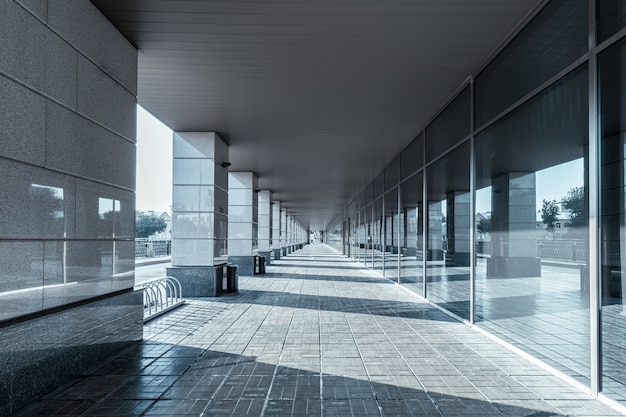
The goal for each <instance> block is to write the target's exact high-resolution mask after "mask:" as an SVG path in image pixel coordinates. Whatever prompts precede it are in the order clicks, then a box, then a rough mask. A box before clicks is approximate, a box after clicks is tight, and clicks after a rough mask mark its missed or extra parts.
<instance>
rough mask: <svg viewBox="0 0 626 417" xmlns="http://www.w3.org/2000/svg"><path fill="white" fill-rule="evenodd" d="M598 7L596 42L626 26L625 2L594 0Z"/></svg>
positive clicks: (605, 38) (602, 40)
mask: <svg viewBox="0 0 626 417" xmlns="http://www.w3.org/2000/svg"><path fill="white" fill-rule="evenodd" d="M596 1H597V7H598V15H597V18H598V43H601V42H604V41H605V40H607V39H608V38H609V37H610V36H611V35H614V34H615V33H617V32H619V31H620V30H621V29H623V28H625V27H626V2H624V1H616V0H596Z"/></svg>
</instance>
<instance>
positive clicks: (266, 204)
mask: <svg viewBox="0 0 626 417" xmlns="http://www.w3.org/2000/svg"><path fill="white" fill-rule="evenodd" d="M258 196H259V255H260V256H264V257H265V263H266V264H268V265H269V264H270V263H271V261H270V259H271V256H270V255H271V252H270V229H271V221H272V192H271V191H270V190H261V191H259V194H258Z"/></svg>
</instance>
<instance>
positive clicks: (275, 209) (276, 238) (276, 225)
mask: <svg viewBox="0 0 626 417" xmlns="http://www.w3.org/2000/svg"><path fill="white" fill-rule="evenodd" d="M280 220H281V219H280V201H274V205H273V206H272V250H273V252H274V260H275V261H276V260H278V259H280V247H281V246H280Z"/></svg>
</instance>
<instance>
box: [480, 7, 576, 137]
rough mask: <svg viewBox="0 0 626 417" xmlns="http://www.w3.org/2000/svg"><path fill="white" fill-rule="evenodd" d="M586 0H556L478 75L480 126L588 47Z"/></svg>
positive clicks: (547, 78) (554, 73) (565, 65)
mask: <svg viewBox="0 0 626 417" xmlns="http://www.w3.org/2000/svg"><path fill="white" fill-rule="evenodd" d="M587 16H588V6H587V0H553V1H551V2H549V3H548V5H547V6H546V7H545V8H544V9H543V10H541V11H540V12H539V14H538V15H537V16H536V17H535V18H534V19H533V20H532V21H531V22H530V23H529V24H528V25H527V26H526V27H525V28H524V29H523V30H522V31H521V32H520V33H519V34H518V35H517V36H516V37H515V39H513V40H512V41H511V43H509V44H508V45H507V46H506V47H505V48H504V50H503V51H502V52H500V54H499V55H498V56H497V57H496V58H495V59H494V60H493V61H492V62H491V63H489V65H488V66H487V67H486V68H485V69H484V70H483V71H482V72H481V73H480V74H479V75H478V76H477V77H476V81H475V83H474V93H475V122H476V128H479V127H481V126H482V125H483V124H485V123H486V122H488V121H489V120H491V119H492V118H493V117H495V116H497V115H498V114H499V113H500V112H502V111H504V110H506V109H507V108H508V107H509V106H511V105H513V104H514V103H515V102H516V101H518V100H519V99H521V98H522V97H524V96H525V95H526V94H528V93H530V92H531V91H532V90H534V89H535V88H537V87H539V86H540V85H541V84H542V83H544V82H546V81H548V80H549V79H550V78H551V77H553V76H555V75H556V74H557V73H558V72H559V71H561V70H563V69H564V68H565V67H567V66H568V65H569V64H571V63H572V62H573V61H575V60H576V59H578V58H580V57H581V56H582V55H583V54H584V53H585V52H586V51H587V49H588V45H587V37H588V35H587V27H588V17H587Z"/></svg>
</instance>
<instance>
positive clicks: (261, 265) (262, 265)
mask: <svg viewBox="0 0 626 417" xmlns="http://www.w3.org/2000/svg"><path fill="white" fill-rule="evenodd" d="M264 273H265V256H259V274H264Z"/></svg>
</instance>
